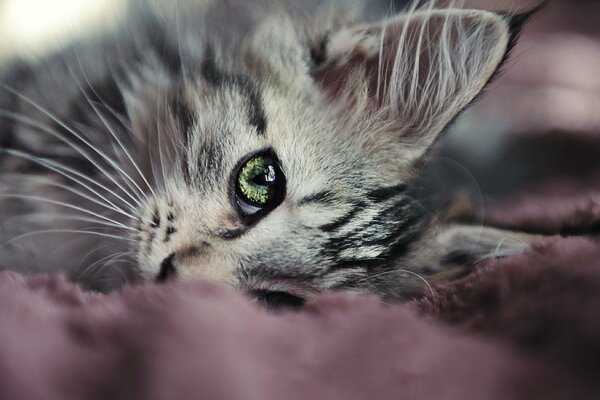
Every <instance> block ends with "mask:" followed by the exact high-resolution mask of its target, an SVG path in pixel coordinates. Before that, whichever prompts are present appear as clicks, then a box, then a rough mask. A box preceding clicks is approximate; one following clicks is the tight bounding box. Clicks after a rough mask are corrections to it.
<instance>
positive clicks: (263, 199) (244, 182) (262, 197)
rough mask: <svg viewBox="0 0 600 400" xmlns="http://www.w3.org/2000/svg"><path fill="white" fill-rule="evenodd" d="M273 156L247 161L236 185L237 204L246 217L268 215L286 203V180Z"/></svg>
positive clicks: (240, 170)
mask: <svg viewBox="0 0 600 400" xmlns="http://www.w3.org/2000/svg"><path fill="white" fill-rule="evenodd" d="M276 160H277V158H276V157H275V155H274V154H273V153H272V152H266V153H260V154H257V155H254V156H252V157H251V158H250V159H248V160H247V161H245V162H244V163H243V164H242V165H241V167H240V169H239V172H238V173H237V177H236V181H235V188H236V189H235V194H236V204H237V206H238V208H239V210H240V211H241V213H242V215H243V216H246V217H247V216H255V215H261V214H262V215H264V214H266V213H267V212H269V211H271V210H273V209H274V208H275V207H277V206H278V205H279V204H280V203H281V201H282V200H283V196H284V192H285V177H284V176H283V172H281V169H280V168H279V165H278V162H277V161H276Z"/></svg>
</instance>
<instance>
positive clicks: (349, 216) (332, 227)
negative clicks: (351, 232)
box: [319, 203, 365, 232]
mask: <svg viewBox="0 0 600 400" xmlns="http://www.w3.org/2000/svg"><path fill="white" fill-rule="evenodd" d="M364 208H365V204H364V203H359V204H356V205H354V206H353V207H352V209H351V210H350V211H348V212H347V213H346V214H344V215H343V216H342V217H340V218H338V219H337V220H335V221H333V222H331V223H329V224H325V225H321V226H320V227H319V229H321V230H322V231H323V232H335V231H337V230H339V229H340V228H343V227H344V226H346V225H348V224H349V223H350V222H352V220H353V219H354V217H355V216H356V214H358V213H359V212H361V211H362V210H363V209H364Z"/></svg>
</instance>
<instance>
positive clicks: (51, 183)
mask: <svg viewBox="0 0 600 400" xmlns="http://www.w3.org/2000/svg"><path fill="white" fill-rule="evenodd" d="M10 176H21V177H23V176H25V177H26V178H27V179H28V180H33V181H39V182H41V183H42V184H44V185H48V186H53V187H56V188H59V189H63V190H65V191H67V192H69V193H73V194H75V195H77V196H79V197H81V198H83V199H86V200H89V201H91V202H92V203H94V204H97V205H99V206H102V207H104V208H105V209H107V210H111V211H114V212H116V213H119V214H121V215H124V216H126V217H128V218H131V219H138V218H136V217H135V216H133V215H132V214H129V213H127V212H125V211H123V210H121V209H120V208H118V207H114V206H111V205H110V204H107V203H104V202H103V201H102V200H104V201H107V202H108V200H106V199H104V198H103V197H100V199H102V200H98V199H96V198H94V197H92V196H89V195H87V194H86V193H84V192H82V191H80V190H78V189H75V188H73V187H71V186H68V185H64V184H62V183H57V182H54V181H53V180H52V179H50V178H46V177H42V176H29V175H26V174H10ZM97 196H98V195H97Z"/></svg>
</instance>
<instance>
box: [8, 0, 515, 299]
mask: <svg viewBox="0 0 600 400" xmlns="http://www.w3.org/2000/svg"><path fill="white" fill-rule="evenodd" d="M169 4H171V3H169ZM176 4H177V5H176V6H174V7H167V8H166V9H164V8H163V9H161V7H158V6H157V7H155V8H151V7H148V6H147V5H146V4H145V3H143V2H133V3H132V4H131V10H130V17H128V18H125V19H124V23H123V24H122V26H121V27H120V28H118V29H116V30H115V31H114V32H112V33H109V34H105V35H103V36H102V37H99V38H98V39H97V40H95V41H89V40H86V42H84V43H74V44H73V45H72V46H69V47H67V48H65V49H63V50H62V51H61V52H60V53H58V54H55V55H53V56H49V57H47V58H45V59H43V60H41V61H40V62H37V63H35V64H28V63H24V62H18V61H15V62H14V63H13V64H12V66H8V67H7V68H6V69H5V72H4V74H3V78H2V82H3V86H2V87H0V140H1V141H2V147H3V148H4V150H3V152H2V154H1V155H0V163H1V164H0V168H1V175H0V179H1V182H0V196H1V197H0V210H1V211H0V213H1V214H0V215H1V218H2V220H3V224H2V225H1V228H0V241H1V242H2V247H1V248H0V252H1V253H0V254H1V255H2V257H1V259H0V267H2V268H11V269H18V270H20V271H29V272H54V271H59V270H63V271H67V272H68V273H69V274H70V276H71V277H72V278H73V279H75V280H79V281H82V282H84V283H86V284H87V285H88V286H90V287H93V288H97V289H109V288H113V287H116V286H118V285H120V284H122V283H124V282H126V281H132V280H153V279H156V277H157V276H159V274H160V273H161V271H160V270H161V266H162V267H163V268H166V267H168V268H171V269H173V270H174V271H176V272H177V275H178V276H179V277H181V278H196V277H201V278H208V279H214V280H217V281H221V282H224V283H226V284H229V285H231V286H233V287H236V288H239V289H241V290H245V291H270V292H285V293H290V294H293V295H296V296H298V297H302V298H306V297H310V296H312V295H315V294H318V293H321V292H324V291H329V290H346V291H351V292H356V293H375V294H378V295H381V296H382V297H386V298H394V299H400V298H405V297H406V296H408V295H410V294H411V293H413V292H414V290H415V288H419V287H422V286H423V282H424V281H426V280H427V279H428V277H431V276H436V275H439V274H440V273H441V272H443V271H444V270H445V269H446V268H448V266H449V265H452V266H456V263H452V257H450V258H449V255H450V256H451V255H452V254H453V255H454V256H457V255H458V256H463V257H467V258H469V260H471V261H477V260H478V259H480V258H482V257H488V256H494V255H499V254H501V253H500V251H501V250H502V249H504V248H505V250H506V251H508V252H512V251H517V250H519V249H521V248H522V247H523V245H522V244H521V242H518V244H517V245H515V244H514V242H513V244H510V243H508V242H507V241H506V240H503V239H505V238H506V235H503V234H500V233H498V232H496V231H493V232H492V231H488V230H481V229H480V230H477V231H476V232H474V231H473V230H470V229H461V228H459V227H457V226H447V225H445V224H444V223H443V222H442V221H440V220H439V219H438V218H436V217H434V216H432V215H431V214H430V212H429V211H427V210H426V209H424V207H422V206H421V205H420V203H419V202H418V201H417V200H415V199H414V198H413V197H412V195H411V188H412V185H413V180H414V178H415V176H417V175H418V172H419V169H420V166H421V165H422V162H423V159H424V157H425V156H426V154H427V152H428V150H429V149H430V148H431V146H432V145H433V144H434V142H435V140H436V138H437V137H438V135H439V134H440V133H441V132H442V131H443V129H444V128H445V127H446V126H447V125H448V124H449V123H450V122H451V120H452V119H453V118H455V117H456V115H457V114H458V113H459V112H461V111H462V109H464V108H465V107H466V106H467V105H468V104H469V103H470V102H471V101H472V100H473V99H474V98H475V96H476V95H477V94H478V93H479V92H480V91H481V90H482V89H483V87H484V86H485V84H486V83H487V81H488V80H489V79H490V78H491V77H492V75H493V74H494V72H495V71H496V70H497V68H498V67H499V65H500V63H501V62H502V60H503V59H504V56H505V53H506V52H507V51H508V48H509V41H510V32H509V22H510V21H509V20H508V18H506V17H502V16H498V15H495V14H492V13H489V12H484V11H467V10H461V9H458V8H452V7H443V8H440V9H438V8H436V7H435V5H434V4H433V3H431V4H427V5H425V6H424V7H419V8H416V7H413V8H410V9H408V10H406V11H404V12H403V13H400V14H399V15H397V16H390V17H384V16H382V15H379V16H378V17H375V16H373V15H372V14H373V13H372V12H370V13H366V12H364V11H362V10H363V8H364V4H363V5H361V4H360V2H349V1H347V2H341V1H340V2H332V1H310V2H309V1H306V2H304V3H302V4H300V5H299V4H298V2H291V1H290V2H284V1H268V0H260V1H259V0H253V1H242V0H231V1H217V0H214V1H208V0H207V1H191V0H181V1H179V2H177V3H176ZM159 5H160V3H159ZM383 18H387V19H383ZM382 21H383V22H382ZM267 148H271V149H273V150H274V151H275V153H276V154H277V157H278V159H279V161H280V162H281V168H282V170H283V172H284V174H285V176H286V180H287V188H286V196H285V199H284V201H283V203H282V204H281V205H279V206H278V207H277V208H276V209H274V210H273V211H271V212H270V213H269V214H268V215H267V216H265V217H264V218H263V219H262V220H260V221H259V222H258V223H256V224H255V225H253V226H247V225H246V224H244V222H243V220H242V219H241V218H240V216H239V215H238V213H237V212H236V210H235V208H234V207H233V205H232V199H231V197H232V194H231V179H232V174H233V171H234V170H235V167H236V165H237V164H238V163H239V162H240V160H242V159H244V157H247V156H248V155H249V154H252V153H254V152H257V151H259V150H262V149H267ZM50 230H54V232H49V231H50ZM37 231H41V232H37ZM77 231H79V232H77ZM36 232H37V233H36ZM20 235H24V236H20ZM502 254H504V253H502Z"/></svg>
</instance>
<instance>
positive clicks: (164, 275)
mask: <svg viewBox="0 0 600 400" xmlns="http://www.w3.org/2000/svg"><path fill="white" fill-rule="evenodd" d="M173 258H175V253H171V254H169V255H168V256H167V257H166V258H165V259H164V260H162V262H161V263H160V270H159V271H158V275H157V276H156V282H158V283H163V282H166V281H167V280H169V279H171V278H174V277H175V276H177V268H176V267H175V264H174V263H173Z"/></svg>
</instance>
